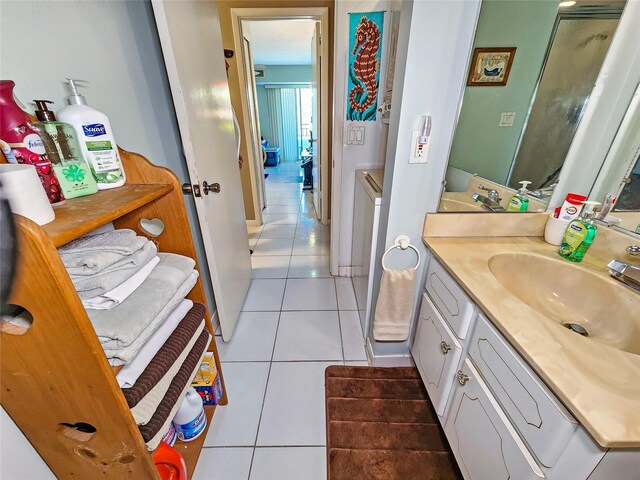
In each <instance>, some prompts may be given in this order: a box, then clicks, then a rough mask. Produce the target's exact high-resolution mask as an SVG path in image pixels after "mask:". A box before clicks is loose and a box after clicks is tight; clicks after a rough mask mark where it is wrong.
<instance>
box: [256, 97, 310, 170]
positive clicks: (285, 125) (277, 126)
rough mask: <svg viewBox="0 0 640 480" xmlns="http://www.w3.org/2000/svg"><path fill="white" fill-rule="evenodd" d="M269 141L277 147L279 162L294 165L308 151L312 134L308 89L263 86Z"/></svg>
mask: <svg viewBox="0 0 640 480" xmlns="http://www.w3.org/2000/svg"><path fill="white" fill-rule="evenodd" d="M265 87H266V91H267V106H268V110H269V112H268V113H269V128H268V131H269V132H270V137H271V138H267V139H266V140H267V141H268V142H269V144H270V145H272V146H274V147H280V161H281V162H296V161H298V160H299V159H300V152H301V151H302V149H303V148H308V146H309V137H310V130H311V88H309V87H308V86H306V85H304V86H302V85H300V86H298V85H296V86H292V85H265Z"/></svg>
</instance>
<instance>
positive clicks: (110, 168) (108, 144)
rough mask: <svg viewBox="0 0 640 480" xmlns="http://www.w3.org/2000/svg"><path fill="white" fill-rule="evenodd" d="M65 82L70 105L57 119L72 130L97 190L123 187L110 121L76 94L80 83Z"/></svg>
mask: <svg viewBox="0 0 640 480" xmlns="http://www.w3.org/2000/svg"><path fill="white" fill-rule="evenodd" d="M67 81H68V82H69V88H70V89H71V95H69V105H68V106H66V107H63V108H61V109H60V110H58V112H57V113H56V115H57V117H58V119H59V120H60V121H61V122H65V123H69V124H71V125H73V128H75V130H76V134H77V135H78V139H79V140H80V146H81V148H82V154H83V155H84V158H85V159H86V160H87V163H88V164H89V167H90V168H91V172H92V173H93V177H94V178H95V180H96V183H97V184H98V189H99V190H106V189H108V188H115V187H120V186H122V185H124V183H125V180H126V177H125V173H124V168H122V162H121V161H120V155H119V154H118V146H117V144H116V141H115V139H114V138H113V131H112V130H111V124H110V123H109V119H108V118H107V116H106V115H105V114H104V113H102V112H100V111H98V110H96V109H95V108H91V107H89V106H88V105H87V101H86V100H85V98H84V97H83V96H82V95H80V94H79V93H78V86H77V85H76V83H77V82H81V81H82V80H72V79H70V78H67Z"/></svg>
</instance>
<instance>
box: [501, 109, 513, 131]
mask: <svg viewBox="0 0 640 480" xmlns="http://www.w3.org/2000/svg"><path fill="white" fill-rule="evenodd" d="M515 119H516V112H502V114H500V123H498V126H499V127H513V122H514V121H515Z"/></svg>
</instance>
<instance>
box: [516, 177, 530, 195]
mask: <svg viewBox="0 0 640 480" xmlns="http://www.w3.org/2000/svg"><path fill="white" fill-rule="evenodd" d="M518 183H519V184H520V185H522V186H521V187H520V188H519V189H518V193H520V194H522V195H526V194H527V193H529V190H527V185H529V184H530V183H531V182H529V181H527V180H523V181H522V182H518Z"/></svg>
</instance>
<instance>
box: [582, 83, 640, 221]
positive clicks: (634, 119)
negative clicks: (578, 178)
mask: <svg viewBox="0 0 640 480" xmlns="http://www.w3.org/2000/svg"><path fill="white" fill-rule="evenodd" d="M607 198H610V199H611V201H613V202H614V203H613V208H612V209H611V211H610V212H609V214H608V215H607V216H606V217H605V218H604V222H606V223H607V224H609V225H611V226H614V227H616V228H617V229H622V230H623V231H626V232H633V233H638V234H640V86H638V88H636V92H635V95H634V96H633V98H632V99H631V102H630V104H629V108H628V109H627V113H626V114H625V116H624V118H623V120H622V122H621V123H620V127H619V128H618V133H617V134H616V137H615V139H614V141H613V143H612V144H611V148H610V149H609V152H608V153H607V156H606V158H605V160H604V162H603V164H602V168H601V169H600V173H599V174H598V178H597V179H596V181H595V183H594V185H593V188H592V189H591V192H590V193H589V200H594V201H597V202H602V203H603V204H606V203H607ZM603 213H604V212H603Z"/></svg>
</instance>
